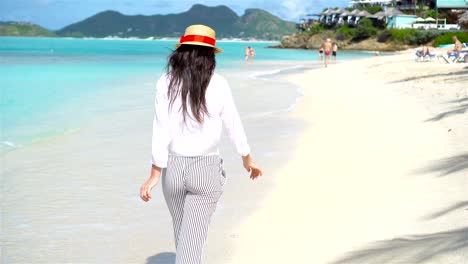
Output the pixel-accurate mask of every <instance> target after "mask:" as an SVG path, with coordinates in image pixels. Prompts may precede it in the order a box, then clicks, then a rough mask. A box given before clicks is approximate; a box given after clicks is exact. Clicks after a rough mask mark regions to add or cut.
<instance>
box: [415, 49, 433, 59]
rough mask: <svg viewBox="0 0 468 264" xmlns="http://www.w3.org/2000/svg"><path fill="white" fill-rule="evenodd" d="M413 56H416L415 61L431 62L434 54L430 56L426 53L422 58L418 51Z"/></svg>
mask: <svg viewBox="0 0 468 264" xmlns="http://www.w3.org/2000/svg"><path fill="white" fill-rule="evenodd" d="M415 55H416V61H427V60H432V59H433V58H435V57H436V54H431V53H428V54H426V55H424V56H422V55H421V52H420V51H419V50H417V51H416V53H415Z"/></svg>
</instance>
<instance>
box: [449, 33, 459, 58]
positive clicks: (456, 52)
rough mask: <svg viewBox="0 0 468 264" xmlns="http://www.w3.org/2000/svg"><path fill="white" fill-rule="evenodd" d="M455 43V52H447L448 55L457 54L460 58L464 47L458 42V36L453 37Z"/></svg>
mask: <svg viewBox="0 0 468 264" xmlns="http://www.w3.org/2000/svg"><path fill="white" fill-rule="evenodd" d="M452 39H453V42H454V43H455V47H454V49H453V50H449V51H448V52H447V54H448V55H451V54H457V57H458V56H459V54H460V52H461V51H462V48H463V45H462V44H461V42H460V40H458V38H457V36H453V37H452Z"/></svg>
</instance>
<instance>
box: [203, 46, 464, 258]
mask: <svg viewBox="0 0 468 264" xmlns="http://www.w3.org/2000/svg"><path fill="white" fill-rule="evenodd" d="M435 52H438V53H443V52H444V51H443V50H437V51H435ZM466 65H467V64H451V65H448V64H445V63H442V62H438V61H437V59H434V60H433V61H431V62H420V63H417V62H415V61H414V52H413V51H405V52H401V53H399V54H397V55H394V56H384V57H374V58H369V59H363V60H358V61H349V62H343V63H340V64H335V65H331V66H330V67H329V68H322V69H318V70H312V71H308V72H306V73H303V74H296V75H294V76H289V77H288V79H289V80H290V81H291V82H293V83H295V84H297V85H299V86H300V87H301V88H302V89H303V91H304V94H305V95H304V97H303V98H302V99H301V101H300V103H299V105H298V107H296V108H295V109H294V110H293V112H292V113H291V118H295V119H297V120H303V121H306V122H307V123H308V125H309V127H308V129H307V130H306V131H305V132H304V133H303V134H302V135H301V136H300V137H299V138H298V139H294V138H292V139H291V142H294V141H296V140H298V144H297V148H296V149H295V150H294V151H293V155H292V157H291V160H290V161H289V162H287V163H285V164H282V165H281V169H280V170H278V171H277V172H275V173H274V175H265V177H276V178H275V179H276V181H275V185H274V187H273V190H272V192H271V193H270V195H269V196H268V198H267V199H266V200H265V201H264V203H263V204H262V206H261V208H260V209H259V210H257V211H256V212H255V213H254V214H252V215H251V216H250V217H249V218H248V219H247V220H246V221H245V222H243V223H242V224H241V226H240V229H239V230H238V234H237V237H236V243H235V245H236V249H235V251H234V254H233V255H232V256H231V258H230V262H229V263H232V264H239V263H242V264H249V263H313V264H320V263H380V264H381V263H466V261H467V259H468V253H467V252H468V191H467V190H468V140H467V138H468V104H467V103H468V67H467V66H466ZM208 259H209V258H208ZM210 263H211V262H210Z"/></svg>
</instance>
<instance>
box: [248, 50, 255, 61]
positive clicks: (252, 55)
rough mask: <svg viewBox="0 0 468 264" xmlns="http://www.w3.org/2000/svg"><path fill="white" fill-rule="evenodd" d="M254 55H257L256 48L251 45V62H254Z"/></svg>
mask: <svg viewBox="0 0 468 264" xmlns="http://www.w3.org/2000/svg"><path fill="white" fill-rule="evenodd" d="M254 57H255V50H254V48H253V47H250V52H249V58H250V61H251V62H253V59H254Z"/></svg>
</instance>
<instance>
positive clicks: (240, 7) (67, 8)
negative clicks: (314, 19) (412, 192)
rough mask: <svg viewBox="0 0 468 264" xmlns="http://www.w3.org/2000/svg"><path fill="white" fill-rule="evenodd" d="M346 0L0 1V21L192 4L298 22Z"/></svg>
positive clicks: (52, 23)
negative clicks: (257, 11) (258, 11)
mask: <svg viewBox="0 0 468 264" xmlns="http://www.w3.org/2000/svg"><path fill="white" fill-rule="evenodd" d="M348 2H349V1H348V0H257V1H255V0H224V1H223V0H205V1H203V0H193V1H192V0H178V1H177V0H170V1H162V0H0V21H25V22H32V23H35V24H39V25H41V26H43V27H45V28H47V29H52V30H57V29H61V28H63V27H65V26H67V25H69V24H71V23H75V22H79V21H81V20H83V19H86V18H87V17H90V16H92V15H94V14H96V13H99V12H101V11H105V10H115V11H119V12H121V13H122V14H126V15H136V14H142V15H156V14H171V13H182V12H185V11H187V10H188V9H190V7H191V6H192V5H194V4H203V5H207V6H217V5H226V6H228V7H229V8H231V9H232V10H234V12H236V13H237V14H238V15H242V14H243V13H244V11H245V9H247V8H261V9H264V10H266V11H268V12H270V13H272V14H274V15H276V16H278V17H280V18H282V19H284V20H288V21H293V22H295V21H298V20H299V19H300V18H302V17H304V16H305V15H306V14H310V13H317V12H320V11H322V9H323V8H325V7H337V6H339V7H345V6H347V5H348Z"/></svg>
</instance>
